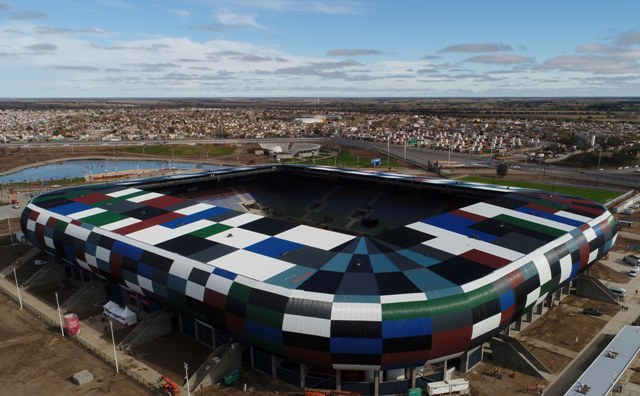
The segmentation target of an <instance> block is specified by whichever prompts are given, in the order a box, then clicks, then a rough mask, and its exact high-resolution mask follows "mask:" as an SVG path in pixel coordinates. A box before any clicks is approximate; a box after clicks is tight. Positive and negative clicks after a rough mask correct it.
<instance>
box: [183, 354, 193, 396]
mask: <svg viewBox="0 0 640 396" xmlns="http://www.w3.org/2000/svg"><path fill="white" fill-rule="evenodd" d="M184 374H185V378H186V379H187V396H191V389H189V365H188V364H187V362H184Z"/></svg>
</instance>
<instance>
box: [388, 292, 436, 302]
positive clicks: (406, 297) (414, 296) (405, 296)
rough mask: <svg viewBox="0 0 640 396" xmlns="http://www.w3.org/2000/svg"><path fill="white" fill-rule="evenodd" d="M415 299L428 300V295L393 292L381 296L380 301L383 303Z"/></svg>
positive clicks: (412, 300)
mask: <svg viewBox="0 0 640 396" xmlns="http://www.w3.org/2000/svg"><path fill="white" fill-rule="evenodd" d="M414 301H427V296H426V295H425V294H424V293H407V294H391V295H387V296H380V303H382V304H391V303H399V302H414Z"/></svg>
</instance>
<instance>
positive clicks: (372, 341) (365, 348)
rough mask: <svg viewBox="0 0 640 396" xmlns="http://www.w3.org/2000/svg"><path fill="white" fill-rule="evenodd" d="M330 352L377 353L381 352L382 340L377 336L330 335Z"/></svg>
mask: <svg viewBox="0 0 640 396" xmlns="http://www.w3.org/2000/svg"><path fill="white" fill-rule="evenodd" d="M372 325H373V324H372ZM331 353H348V354H362V355H378V354H381V353H382V340H381V339H377V338H333V337H332V338H331Z"/></svg>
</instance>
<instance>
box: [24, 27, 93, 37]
mask: <svg viewBox="0 0 640 396" xmlns="http://www.w3.org/2000/svg"><path fill="white" fill-rule="evenodd" d="M36 33H38V34H53V35H55V34H74V33H80V34H96V35H102V34H105V31H104V30H102V29H96V28H90V29H68V28H54V27H49V26H37V27H36Z"/></svg>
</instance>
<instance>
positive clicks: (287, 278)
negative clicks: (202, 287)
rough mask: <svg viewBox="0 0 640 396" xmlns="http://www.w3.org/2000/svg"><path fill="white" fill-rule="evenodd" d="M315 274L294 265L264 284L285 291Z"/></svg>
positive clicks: (295, 287) (294, 287) (311, 270)
mask: <svg viewBox="0 0 640 396" xmlns="http://www.w3.org/2000/svg"><path fill="white" fill-rule="evenodd" d="M214 273H215V271H214ZM315 273H316V270H314V269H311V268H306V267H301V266H299V265H296V266H295V267H291V268H289V269H288V270H286V271H283V272H281V273H279V274H277V275H274V276H272V277H271V278H269V279H267V280H266V281H265V282H266V283H269V284H272V285H276V286H282V287H286V288H287V289H297V288H298V286H300V285H301V284H303V283H304V281H305V280H307V279H309V278H310V277H311V276H313V274H315Z"/></svg>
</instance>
